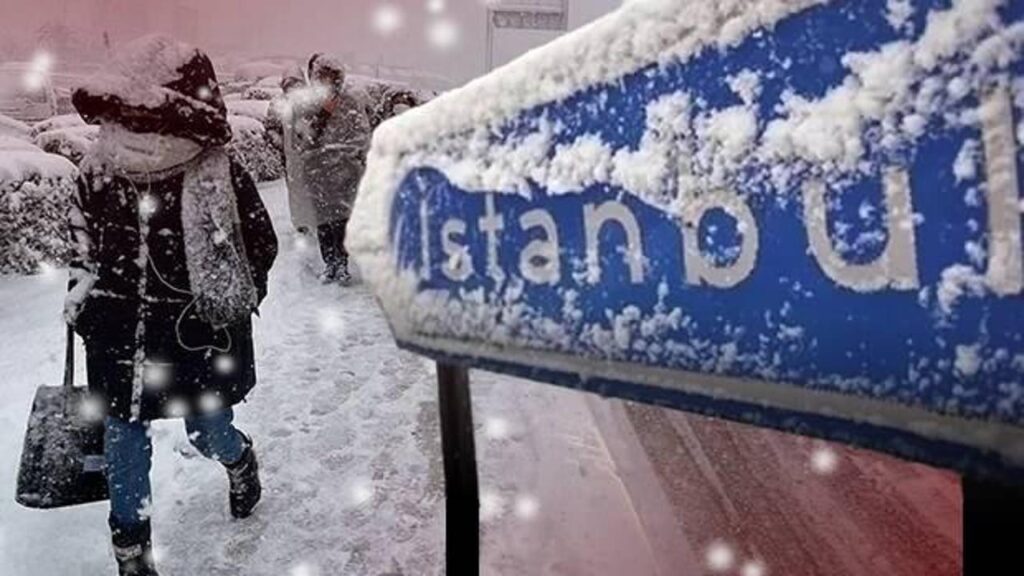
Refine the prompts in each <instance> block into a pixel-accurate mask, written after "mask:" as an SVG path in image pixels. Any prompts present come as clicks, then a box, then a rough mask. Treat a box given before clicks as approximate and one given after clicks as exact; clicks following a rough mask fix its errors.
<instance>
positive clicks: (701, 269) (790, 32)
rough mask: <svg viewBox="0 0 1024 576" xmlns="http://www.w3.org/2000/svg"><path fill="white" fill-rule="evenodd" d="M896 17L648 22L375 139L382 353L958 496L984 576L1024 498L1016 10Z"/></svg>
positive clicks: (366, 212)
mask: <svg viewBox="0 0 1024 576" xmlns="http://www.w3.org/2000/svg"><path fill="white" fill-rule="evenodd" d="M563 6H564V5H563ZM698 7H699V8H700V9H699V10H698V9H697V8H698ZM499 8H504V6H503V5H499V6H498V7H495V8H494V9H493V10H491V11H489V12H488V20H489V24H488V26H489V27H490V28H492V32H493V29H497V28H498V27H499V26H507V27H519V26H531V27H534V28H542V27H546V26H548V25H550V24H551V23H553V22H556V21H557V17H541V16H538V13H539V12H541V11H540V10H519V11H514V10H512V11H502V10H499ZM911 12H912V13H910V14H902V13H894V12H893V10H892V3H890V2H886V1H885V0H857V1H839V0H820V1H819V0H787V1H786V2H777V1H775V0H749V2H748V3H745V4H744V5H743V8H742V9H738V8H737V4H736V3H735V2H731V1H725V0H707V1H706V2H703V1H702V2H695V1H694V0H657V1H645V0H634V1H632V2H628V3H625V4H623V6H622V7H621V8H620V9H619V11H618V12H616V13H613V14H612V15H609V16H608V17H606V18H605V19H603V20H601V21H598V22H595V23H594V24H592V25H591V26H588V27H587V28H585V29H583V30H580V31H578V32H576V33H574V34H572V35H570V36H568V37H566V38H563V39H562V40H561V41H559V42H553V43H551V44H550V45H548V46H547V47H544V48H540V49H539V50H536V51H534V52H532V53H531V54H530V55H529V56H528V57H526V58H522V59H519V60H517V61H514V62H512V63H510V64H508V65H507V66H505V67H503V68H502V70H501V71H500V72H497V73H494V74H491V75H488V76H486V77H484V78H481V79H479V80H478V81H475V82H473V83H471V84H469V85H467V86H466V87H465V88H463V89H461V90H457V91H454V92H452V93H449V94H447V95H446V96H445V97H444V98H440V99H438V100H436V101H434V102H432V103H430V104H428V105H426V106H424V107H423V108H422V109H421V110H420V111H419V112H418V113H417V114H416V115H408V116H403V117H400V118H397V119H395V120H393V121H392V122H388V123H387V124H385V125H384V126H383V127H382V128H381V129H380V130H378V132H377V133H376V134H375V136H374V148H373V150H371V154H370V161H369V162H368V164H367V170H366V175H365V177H364V179H363V184H362V186H361V189H360V192H359V195H358V198H357V200H356V206H355V215H354V220H355V221H359V222H364V223H366V224H365V225H362V226H360V227H359V228H358V231H357V232H355V233H354V234H353V236H352V238H351V239H350V241H349V244H348V246H349V248H350V251H351V253H352V254H353V256H354V257H355V259H356V261H357V263H358V264H359V267H360V269H361V270H363V271H364V274H365V276H366V280H367V282H368V283H369V284H370V285H371V286H372V287H373V288H374V289H375V290H376V292H377V294H378V296H379V297H380V303H381V305H382V307H383V308H384V311H385V313H386V315H387V316H388V319H389V322H390V323H391V326H392V329H393V333H394V335H395V338H396V340H397V341H398V343H399V344H400V345H401V346H402V347H404V348H407V349H410V350H413V351H415V352H419V353H422V354H424V355H427V356H431V357H433V358H435V359H438V360H441V361H443V362H457V363H458V364H459V365H461V366H466V367H470V366H471V367H474V368H482V369H486V370H492V371H496V372H503V373H508V374H512V375H515V376H519V377H525V378H529V379H533V380H539V381H543V382H548V383H551V384H556V385H560V386H565V387H571V388H574V389H577V390H585V391H589V392H593V393H597V394H601V395H603V396H608V397H619V398H625V399H629V400H633V401H638V402H644V403H649V404H655V405H658V406H664V407H670V408H675V409H679V410H686V411H690V412H696V413H701V414H706V415H710V416H715V417H718V418H723V419H727V420H734V421H738V422H745V423H748V424H752V425H755V426H760V427H766V428H773V429H778V430H783V431H788V432H792V433H797V434H802V435H806V436H813V437H819V438H824V439H829V440H834V441H839V442H845V443H848V444H852V445H856V446H860V447H864V448H869V449H873V450H876V451H880V452H886V453H889V454H892V455H895V456H898V457H901V458H904V459H907V460H912V461H917V462H923V463H927V464H930V465H933V466H938V467H943V468H948V469H952V470H955V471H957V472H959V473H960V474H962V475H963V476H964V477H965V484H964V495H965V508H964V509H965V527H966V528H965V529H966V530H967V531H968V533H969V536H968V538H967V539H966V544H965V547H966V556H967V561H968V564H969V566H971V567H973V566H975V564H974V560H973V559H972V557H973V558H978V557H982V556H983V553H979V552H977V550H978V546H980V545H982V544H979V542H981V541H982V540H984V539H985V537H986V536H985V535H986V534H989V533H990V532H986V530H988V531H994V530H997V528H998V526H999V525H1000V523H1001V522H1011V521H1017V520H1015V518H1014V517H1013V514H1014V513H1013V512H1012V511H1013V510H1019V505H1020V493H1021V489H1020V487H1021V486H1024V395H1022V394H1021V382H1024V218H1022V209H1024V204H1022V194H1021V178H1022V175H1024V145H1022V143H1021V142H1020V140H1019V138H1020V134H1021V132H1020V128H1019V126H1020V122H1021V119H1022V118H1024V104H1022V101H1021V98H1020V86H1021V85H1022V81H1024V50H1021V40H1020V34H1019V31H1020V28H1021V26H1022V24H1024V2H1021V1H1019V0H1002V1H999V0H995V1H993V2H967V1H964V2H953V3H950V2H948V1H947V0H918V1H916V2H914V3H913V10H912V11H911ZM527 13H528V14H527ZM691 13H692V14H691ZM559 14H562V15H563V17H564V11H563V12H560V13H559ZM680 14H685V15H686V17H685V18H681V17H680ZM499 16H500V18H499ZM691 16H692V17H691ZM850 22H856V23H857V25H856V26H851V25H850ZM950 23H956V24H955V27H956V34H950V33H949V26H950V25H951V24H950ZM442 372H443V373H444V374H448V377H447V378H446V379H445V380H444V381H445V382H447V384H446V385H445V389H446V390H447V392H443V393H445V394H448V393H451V394H452V395H453V396H452V400H449V401H446V403H445V404H446V406H448V408H444V409H443V411H444V413H445V414H448V416H446V417H445V419H446V420H448V423H446V424H444V425H443V426H444V429H445V431H446V432H445V435H446V446H452V448H451V449H449V450H448V451H447V453H448V454H449V457H448V458H447V459H446V462H447V461H451V470H452V476H451V478H450V479H451V482H452V486H453V490H458V494H459V495H454V493H453V500H455V501H457V502H460V503H461V504H459V505H456V504H455V503H453V504H452V505H453V506H455V509H459V510H463V511H465V510H466V509H467V507H469V506H471V505H472V497H467V496H466V494H470V493H474V490H472V489H471V488H468V487H467V484H466V482H468V481H467V480H466V478H467V477H468V476H467V474H468V470H469V469H468V468H464V467H465V466H466V464H465V463H463V462H462V460H461V458H463V457H464V456H465V454H467V452H466V449H467V442H468V441H471V438H465V437H463V436H460V432H459V431H460V430H462V431H463V435H464V434H465V430H466V428H465V427H466V424H467V422H469V421H470V420H471V418H470V417H469V414H468V392H466V393H465V394H464V395H463V393H462V392H459V390H460V389H461V388H460V387H461V384H459V382H460V381H461V380H460V378H456V377H455V376H454V374H453V373H452V372H451V371H450V370H448V369H444V370H442ZM509 385H514V384H509ZM460 398H464V400H457V401H456V399H460ZM460 403H461V405H462V406H464V407H465V408H464V410H465V412H463V411H462V410H453V409H452V408H451V406H457V405H460ZM460 438H461V440H460ZM1000 486H1008V487H1010V488H1007V489H1002V488H1000ZM453 514H456V512H455V511H453ZM1019 517H1020V515H1017V516H1016V518H1019ZM460 521H461V520H460ZM467 522H468V521H467ZM467 525H468V524H467ZM1007 525H1008V524H1007ZM1003 550H1004V551H1005V550H1007V548H1004V549H1003ZM979 570H980V568H970V569H969V571H971V572H977V571H979Z"/></svg>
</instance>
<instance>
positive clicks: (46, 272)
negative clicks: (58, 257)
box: [39, 261, 60, 282]
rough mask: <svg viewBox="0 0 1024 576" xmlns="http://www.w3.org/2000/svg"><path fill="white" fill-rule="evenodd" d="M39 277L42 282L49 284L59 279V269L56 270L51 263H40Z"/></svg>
mask: <svg viewBox="0 0 1024 576" xmlns="http://www.w3.org/2000/svg"><path fill="white" fill-rule="evenodd" d="M39 277H40V278H42V279H43V280H45V281H47V282H50V281H53V280H56V279H57V278H59V277H60V269H59V268H57V266H55V265H54V264H53V263H52V262H46V261H43V262H40V263H39Z"/></svg>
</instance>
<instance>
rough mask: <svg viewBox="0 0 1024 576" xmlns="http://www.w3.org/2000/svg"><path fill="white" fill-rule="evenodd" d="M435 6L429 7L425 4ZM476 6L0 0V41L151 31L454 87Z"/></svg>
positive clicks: (525, 44) (578, 1) (478, 25)
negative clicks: (380, 21)
mask: <svg viewBox="0 0 1024 576" xmlns="http://www.w3.org/2000/svg"><path fill="white" fill-rule="evenodd" d="M435 2H437V0H435ZM482 2H483V0H443V1H441V2H439V4H441V5H443V11H441V12H440V14H436V13H431V12H430V10H429V9H428V4H429V0H290V1H288V0H2V5H3V8H0V12H2V13H0V38H2V39H3V40H0V54H2V53H3V52H2V50H3V42H4V41H6V42H7V43H8V44H11V43H18V44H19V45H20V46H25V45H29V44H32V43H33V42H34V41H35V39H36V35H37V33H36V31H37V30H38V29H39V28H40V27H41V26H43V25H45V24H47V23H53V22H57V23H60V22H63V23H66V24H68V25H69V26H73V27H74V28H76V30H77V33H78V34H79V35H80V36H82V37H84V38H86V39H88V40H89V41H92V42H96V41H98V39H99V38H101V37H102V33H103V31H107V32H108V33H109V34H110V37H111V38H112V40H113V41H114V42H117V41H120V40H125V39H128V38H132V37H135V36H138V35H140V34H143V33H147V32H152V31H161V32H167V33H171V34H173V35H176V36H179V37H183V39H186V40H189V41H191V42H193V43H196V44H198V45H200V46H202V47H204V48H206V49H207V50H209V51H210V52H212V53H214V54H215V55H218V54H221V55H223V54H244V55H252V56H269V55H289V56H302V55H305V54H308V53H310V52H313V51H328V52H335V53H338V54H342V55H348V56H349V57H350V58H354V59H358V60H360V61H363V62H376V61H378V60H380V61H383V62H385V63H388V64H393V65H399V66H408V67H414V68H418V69H424V70H429V71H432V72H435V73H438V74H442V75H445V76H447V77H449V78H451V79H453V80H454V81H456V82H461V81H464V80H466V79H469V78H472V77H474V76H476V75H479V74H480V73H481V72H482V71H483V67H484V38H485V33H484V23H485V16H484V13H485V12H484V8H483V7H482ZM619 3H620V0H570V23H571V24H572V25H574V26H576V25H579V24H581V23H583V22H586V21H589V20H591V19H593V18H594V17H596V16H598V15H600V14H602V13H604V12H607V11H608V10H610V9H611V8H613V7H614V6H617V5H618V4H619ZM382 5H390V6H392V7H394V8H397V10H398V11H400V12H401V14H402V16H403V18H402V20H403V23H402V27H401V28H400V29H398V30H397V31H396V32H394V33H393V34H391V35H390V36H384V35H382V34H381V33H380V32H378V31H377V30H375V29H374V27H373V24H372V23H373V16H374V12H375V10H377V9H379V8H380V7H381V6H382ZM439 19H446V20H447V21H448V22H450V23H451V24H452V25H454V26H455V27H456V29H457V30H458V32H459V42H458V44H457V45H456V46H454V47H452V48H449V49H447V50H444V49H439V48H437V47H435V46H433V45H431V43H430V42H429V41H428V30H429V28H430V26H431V25H432V24H435V23H436V22H437V21H438V20H439ZM552 37H553V36H552V35H550V34H546V33H529V32H503V33H501V35H500V36H499V38H498V41H497V50H496V52H497V61H498V62H501V61H502V60H506V59H508V58H510V57H512V56H513V55H515V54H517V53H520V52H522V51H523V50H525V49H527V48H529V47H530V46H534V45H537V44H540V43H543V42H544V41H546V40H547V39H550V38H552Z"/></svg>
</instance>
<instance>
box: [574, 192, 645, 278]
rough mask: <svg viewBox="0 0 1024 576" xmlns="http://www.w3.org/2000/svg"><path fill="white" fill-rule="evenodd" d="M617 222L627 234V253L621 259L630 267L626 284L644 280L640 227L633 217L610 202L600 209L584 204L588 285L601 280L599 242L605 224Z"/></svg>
mask: <svg viewBox="0 0 1024 576" xmlns="http://www.w3.org/2000/svg"><path fill="white" fill-rule="evenodd" d="M613 221H614V222H618V224H619V226H622V229H623V230H624V231H625V232H626V251H625V254H624V255H623V259H624V260H625V261H626V264H627V265H629V281H630V282H632V283H633V284H642V283H643V281H644V264H643V260H644V247H643V240H642V238H641V236H640V225H639V224H637V221H636V216H633V213H632V212H630V211H629V208H626V206H625V205H623V204H621V203H619V202H616V201H614V200H610V201H608V202H605V203H604V204H601V205H600V206H597V205H594V204H587V205H586V206H584V207H583V225H584V228H586V234H587V282H590V283H591V284H597V283H598V282H600V281H601V258H600V253H599V250H598V249H599V248H600V246H599V245H598V244H599V241H600V237H601V229H602V228H604V225H605V224H607V223H608V222H613Z"/></svg>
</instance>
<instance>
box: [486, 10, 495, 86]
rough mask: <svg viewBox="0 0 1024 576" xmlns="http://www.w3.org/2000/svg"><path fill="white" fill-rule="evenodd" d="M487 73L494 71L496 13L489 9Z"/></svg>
mask: <svg viewBox="0 0 1024 576" xmlns="http://www.w3.org/2000/svg"><path fill="white" fill-rule="evenodd" d="M486 67H487V69H486V72H490V71H491V70H494V12H493V11H492V10H491V9H490V8H488V9H487V62H486Z"/></svg>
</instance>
